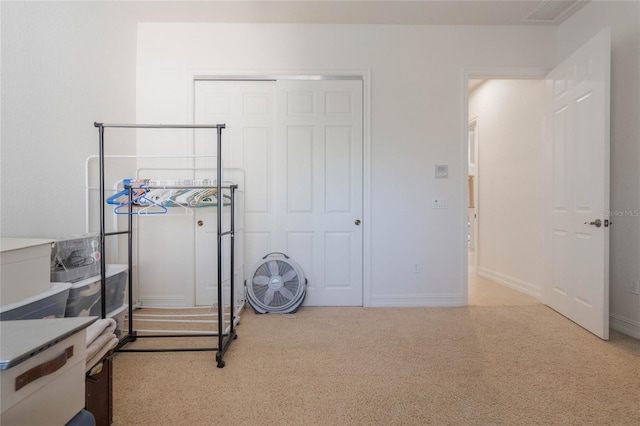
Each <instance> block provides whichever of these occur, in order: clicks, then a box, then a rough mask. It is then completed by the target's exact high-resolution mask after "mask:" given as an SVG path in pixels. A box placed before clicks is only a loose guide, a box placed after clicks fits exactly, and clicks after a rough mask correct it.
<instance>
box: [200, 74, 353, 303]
mask: <svg viewBox="0 0 640 426" xmlns="http://www.w3.org/2000/svg"><path fill="white" fill-rule="evenodd" d="M195 118H196V123H209V124H210V123H225V124H226V129H225V130H224V131H223V154H222V155H223V164H224V169H225V179H229V178H232V179H234V180H235V181H238V180H241V181H242V184H241V185H240V186H241V188H240V189H242V190H243V191H244V209H243V213H240V214H241V215H242V216H243V219H244V227H243V231H244V238H243V241H242V242H241V243H240V244H243V248H242V250H243V252H242V253H238V250H239V249H237V250H236V258H238V256H240V255H243V257H244V266H245V267H246V269H247V271H248V270H250V269H251V268H252V267H253V265H255V264H256V263H257V262H258V261H259V260H260V259H261V258H262V257H263V256H264V255H266V254H268V253H270V252H274V251H277V252H284V253H286V254H287V255H289V256H291V258H292V259H293V260H295V261H296V262H297V263H299V264H300V266H301V268H302V269H303V271H304V274H305V277H306V278H307V279H308V283H309V285H308V287H307V289H308V291H307V297H306V299H305V302H304V304H305V305H329V306H338V305H356V306H361V305H362V226H360V225H359V224H358V225H356V221H358V223H360V222H359V221H361V220H362V191H363V181H362V152H363V151H362V150H363V136H362V81H360V80H323V81H310V80H284V81H278V82H277V83H276V82H275V81H197V82H196V86H195ZM195 144H196V148H195V151H196V153H197V154H208V155H211V154H212V153H213V152H214V151H213V147H212V144H211V143H210V142H207V141H206V140H205V139H201V138H199V137H198V136H196V142H195ZM199 161H200V166H202V165H205V164H208V162H209V163H210V164H208V165H207V167H209V168H211V167H213V160H209V159H206V160H199ZM196 215H197V217H196V229H195V232H196V304H199V305H204V304H211V303H212V301H214V300H217V299H216V298H217V293H216V282H217V277H216V276H214V273H215V268H214V266H215V264H213V265H212V264H211V259H215V258H216V257H215V256H216V253H215V246H216V240H215V238H216V229H215V220H216V218H215V212H208V211H205V210H204V209H199V210H198V211H197V212H196ZM200 220H202V221H203V222H202V223H203V224H202V226H199V225H198V222H199V221H200ZM225 220H226V218H225ZM227 223H228V222H227ZM236 240H238V239H236ZM237 244H238V243H237ZM224 255H225V256H228V253H227V252H224ZM228 276H229V275H228V273H227V272H225V280H226V279H227V277H228ZM236 283H239V284H242V281H238V280H236Z"/></svg>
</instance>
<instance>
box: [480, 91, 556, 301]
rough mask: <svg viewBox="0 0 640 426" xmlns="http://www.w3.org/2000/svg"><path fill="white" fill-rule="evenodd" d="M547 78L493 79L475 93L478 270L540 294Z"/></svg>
mask: <svg viewBox="0 0 640 426" xmlns="http://www.w3.org/2000/svg"><path fill="white" fill-rule="evenodd" d="M543 90H544V80H488V81H486V82H485V83H483V84H481V85H480V86H479V87H478V88H477V89H475V90H473V91H472V92H471V93H470V94H469V118H470V119H472V118H475V117H477V119H478V129H477V132H478V137H479V140H478V146H479V153H478V170H479V177H478V198H479V200H478V211H479V215H478V217H479V223H478V227H479V232H478V233H479V247H478V273H479V275H481V276H483V277H485V278H489V279H491V280H493V281H496V282H501V283H503V284H505V285H507V286H509V287H512V288H515V289H518V290H520V291H522V292H525V293H527V294H530V295H532V296H535V297H537V298H540V294H541V293H540V292H541V286H542V272H543V271H542V268H540V265H542V264H543V263H544V262H543V253H542V249H543V238H542V237H543V235H544V232H543V231H544V229H543V217H542V211H543V210H542V189H543V188H542V185H541V182H542V120H543V108H542V101H543V97H542V96H543Z"/></svg>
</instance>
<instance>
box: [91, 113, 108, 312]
mask: <svg viewBox="0 0 640 426" xmlns="http://www.w3.org/2000/svg"><path fill="white" fill-rule="evenodd" d="M96 124H98V123H94V125H96ZM98 133H99V142H98V143H99V148H98V150H99V154H100V283H101V285H100V318H106V315H107V313H106V310H107V289H106V287H107V285H106V282H107V260H106V258H105V255H104V254H105V253H106V252H107V251H106V241H105V240H106V238H105V233H106V232H105V208H104V203H105V183H104V179H105V178H104V126H103V125H102V124H101V123H100V125H99V126H98Z"/></svg>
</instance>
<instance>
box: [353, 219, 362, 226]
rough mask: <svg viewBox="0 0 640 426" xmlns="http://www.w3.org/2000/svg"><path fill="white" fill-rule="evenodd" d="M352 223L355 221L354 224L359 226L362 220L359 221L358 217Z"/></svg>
mask: <svg viewBox="0 0 640 426" xmlns="http://www.w3.org/2000/svg"><path fill="white" fill-rule="evenodd" d="M353 223H355V224H356V226H359V225H360V224H361V223H362V222H360V219H356V221H355V222H353Z"/></svg>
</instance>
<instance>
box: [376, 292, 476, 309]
mask: <svg viewBox="0 0 640 426" xmlns="http://www.w3.org/2000/svg"><path fill="white" fill-rule="evenodd" d="M466 304H467V302H466V298H465V296H464V295H463V294H445V295H439V296H433V295H424V294H414V295H408V296H407V295H402V296H395V295H392V294H383V295H376V296H371V306H372V307H385V308H396V307H421V308H437V307H440V308H446V307H458V306H465V305H466Z"/></svg>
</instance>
